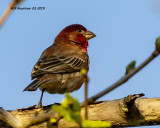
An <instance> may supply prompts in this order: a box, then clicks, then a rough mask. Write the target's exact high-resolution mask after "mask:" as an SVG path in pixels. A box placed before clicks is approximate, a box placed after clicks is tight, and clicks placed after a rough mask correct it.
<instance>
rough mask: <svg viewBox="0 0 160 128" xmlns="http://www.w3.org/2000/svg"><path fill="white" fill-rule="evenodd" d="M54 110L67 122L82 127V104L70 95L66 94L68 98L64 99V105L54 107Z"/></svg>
mask: <svg viewBox="0 0 160 128" xmlns="http://www.w3.org/2000/svg"><path fill="white" fill-rule="evenodd" d="M52 109H53V110H54V111H56V112H57V113H59V114H60V115H61V116H62V117H64V118H65V119H66V120H68V121H74V122H76V123H78V124H79V125H80V126H81V124H82V117H81V115H80V111H81V107H80V104H79V103H78V100H77V99H76V98H73V97H72V96H71V95H70V94H69V93H66V98H65V99H63V101H62V105H52Z"/></svg>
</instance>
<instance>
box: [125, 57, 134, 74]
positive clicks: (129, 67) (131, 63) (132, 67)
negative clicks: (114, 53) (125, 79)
mask: <svg viewBox="0 0 160 128" xmlns="http://www.w3.org/2000/svg"><path fill="white" fill-rule="evenodd" d="M135 65H136V61H135V60H133V61H132V62H130V63H129V64H128V65H127V66H126V74H128V73H130V72H131V71H133V70H134V69H135Z"/></svg>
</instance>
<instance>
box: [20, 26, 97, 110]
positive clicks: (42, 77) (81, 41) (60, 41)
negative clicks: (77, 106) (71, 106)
mask: <svg viewBox="0 0 160 128" xmlns="http://www.w3.org/2000/svg"><path fill="white" fill-rule="evenodd" d="M95 36H96V35H95V34H94V33H93V32H91V31H89V30H87V29H86V28H85V27H84V26H83V25H81V24H72V25H69V26H67V27H65V28H64V29H63V30H62V31H61V32H60V33H59V34H58V35H57V36H56V37H55V40H54V42H53V44H52V45H51V46H50V47H48V48H47V49H46V50H44V52H43V53H42V54H41V56H40V58H39V60H38V61H37V63H36V64H35V65H34V67H33V69H32V72H31V80H32V82H31V83H30V84H29V85H28V86H27V87H26V88H25V89H24V90H23V91H36V90H37V89H38V88H39V89H40V90H41V91H42V93H41V97H40V100H39V103H38V108H41V107H43V106H42V97H43V93H44V92H48V93H50V94H56V93H58V94H64V93H66V92H73V91H75V90H78V89H79V88H80V87H81V86H82V84H83V83H84V81H83V77H82V75H81V73H80V71H81V69H86V70H87V71H88V70H89V55H88V52H87V48H88V40H89V39H91V38H94V37H95Z"/></svg>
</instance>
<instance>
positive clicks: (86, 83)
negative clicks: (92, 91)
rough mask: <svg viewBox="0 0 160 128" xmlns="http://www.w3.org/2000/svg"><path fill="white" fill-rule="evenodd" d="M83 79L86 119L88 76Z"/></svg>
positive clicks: (86, 115) (86, 116)
mask: <svg viewBox="0 0 160 128" xmlns="http://www.w3.org/2000/svg"><path fill="white" fill-rule="evenodd" d="M84 81H85V83H84V84H85V87H84V93H85V98H84V99H85V100H84V101H85V105H84V106H85V120H88V109H87V108H88V100H87V99H88V77H86V78H84Z"/></svg>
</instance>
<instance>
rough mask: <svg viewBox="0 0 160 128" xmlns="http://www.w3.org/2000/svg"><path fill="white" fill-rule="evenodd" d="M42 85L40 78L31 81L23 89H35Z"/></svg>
mask: <svg viewBox="0 0 160 128" xmlns="http://www.w3.org/2000/svg"><path fill="white" fill-rule="evenodd" d="M39 86H40V81H39V80H34V81H33V82H32V83H30V84H29V85H28V86H27V87H26V88H25V89H24V90H23V91H35V90H37V88H38V87H39Z"/></svg>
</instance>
